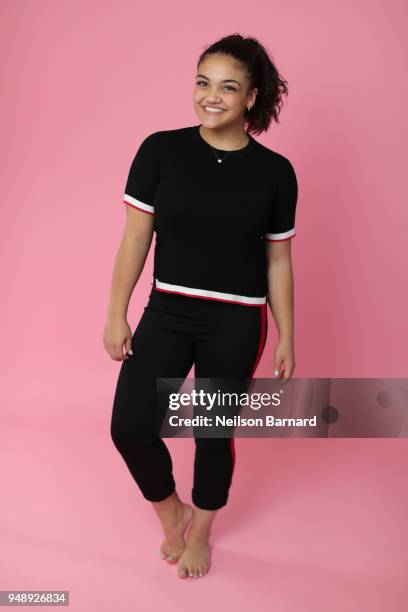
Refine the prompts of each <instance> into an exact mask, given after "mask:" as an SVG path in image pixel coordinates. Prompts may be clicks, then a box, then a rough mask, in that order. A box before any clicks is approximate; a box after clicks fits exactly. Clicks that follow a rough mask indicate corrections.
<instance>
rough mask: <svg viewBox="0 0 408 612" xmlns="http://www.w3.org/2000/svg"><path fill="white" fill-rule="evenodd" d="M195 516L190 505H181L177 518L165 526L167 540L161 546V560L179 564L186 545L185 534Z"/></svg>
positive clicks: (182, 503)
mask: <svg viewBox="0 0 408 612" xmlns="http://www.w3.org/2000/svg"><path fill="white" fill-rule="evenodd" d="M193 516H194V509H193V508H192V506H190V505H189V504H185V503H184V502H181V503H180V506H179V508H178V509H177V512H176V514H175V516H174V517H173V518H171V519H169V521H168V523H166V525H165V526H164V525H163V529H164V534H165V536H166V539H165V540H164V541H163V543H162V545H161V546H160V558H161V559H164V560H165V561H167V563H177V561H178V560H179V559H180V557H181V555H182V553H183V551H184V549H185V546H186V543H185V541H184V532H185V530H186V529H187V527H188V525H189V524H190V522H191V520H192V518H193Z"/></svg>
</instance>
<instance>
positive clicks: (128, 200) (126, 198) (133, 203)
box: [123, 193, 154, 215]
mask: <svg viewBox="0 0 408 612" xmlns="http://www.w3.org/2000/svg"><path fill="white" fill-rule="evenodd" d="M123 201H124V202H125V204H130V205H131V206H134V207H135V208H138V209H139V210H143V211H144V212H147V213H150V214H151V215H153V214H154V207H153V206H150V204H145V203H144V202H141V201H140V200H136V198H133V197H132V196H130V195H129V194H127V193H125V195H124V196H123Z"/></svg>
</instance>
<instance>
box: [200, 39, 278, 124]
mask: <svg viewBox="0 0 408 612" xmlns="http://www.w3.org/2000/svg"><path fill="white" fill-rule="evenodd" d="M214 53H220V54H223V55H229V56H231V57H233V58H234V59H236V60H237V61H239V62H240V63H241V64H242V65H243V66H244V67H245V68H246V71H247V73H248V77H249V80H250V88H253V87H256V88H257V89H258V93H257V94H256V100H255V104H254V105H253V107H252V108H251V110H250V111H248V109H246V110H245V115H244V123H245V124H246V132H247V133H248V132H252V133H253V134H261V132H264V131H267V130H268V128H269V126H270V123H271V121H272V119H273V120H274V121H276V122H277V123H279V113H280V111H281V107H282V96H283V94H284V95H285V96H287V95H288V86H287V85H288V84H287V81H285V80H284V79H283V78H282V76H281V75H280V74H279V72H278V70H277V68H276V66H275V65H274V63H273V62H272V60H271V58H270V55H269V54H268V53H267V51H266V50H265V47H264V46H263V45H261V43H260V42H259V41H258V40H256V38H252V37H248V38H244V37H243V36H241V35H240V34H237V33H235V34H231V35H230V36H224V37H223V38H220V39H219V40H217V41H216V42H215V43H213V44H212V45H210V46H209V47H207V48H206V49H205V50H204V51H203V52H202V53H201V55H200V57H199V59H198V62H197V68H198V66H199V65H200V63H201V62H202V60H204V59H205V58H206V57H207V56H208V55H211V54H214Z"/></svg>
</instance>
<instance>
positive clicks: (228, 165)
mask: <svg viewBox="0 0 408 612" xmlns="http://www.w3.org/2000/svg"><path fill="white" fill-rule="evenodd" d="M200 125H201V124H200ZM200 125H195V126H189V127H184V128H180V129H174V130H163V131H158V132H154V133H152V134H150V135H149V136H147V137H146V138H145V139H144V140H143V142H142V143H141V145H140V147H139V149H138V151H137V153H136V155H135V157H134V159H133V161H132V164H131V167H130V170H129V175H128V179H127V183H126V187H125V194H124V196H123V201H124V202H125V203H126V204H128V205H130V206H133V207H135V208H137V209H139V210H140V211H143V212H144V213H147V214H151V215H153V216H154V230H155V232H156V245H155V253H154V269H153V283H155V287H156V289H158V290H161V291H169V292H171V293H180V294H183V295H187V296H191V297H200V298H206V299H216V300H222V301H226V302H232V303H238V304H244V305H246V306H261V305H262V304H265V303H266V296H267V293H268V284H267V267H266V256H265V240H272V241H275V240H276V241H277V240H287V239H290V238H292V237H293V236H294V235H295V210H296V203H297V195H298V186H297V180H296V175H295V171H294V169H293V166H292V164H291V163H290V161H289V160H288V159H287V158H286V157H284V156H283V155H281V154H280V153H277V152H275V151H273V150H272V149H269V148H268V147H266V146H264V145H262V144H261V143H259V142H258V141H257V140H255V139H254V138H253V137H252V136H251V135H250V134H248V136H249V142H248V144H247V145H246V146H245V147H243V148H241V149H238V150H237V151H223V150H219V149H214V150H213V147H211V146H210V145H209V144H208V143H207V142H206V141H205V140H204V139H203V137H202V136H201V134H200V132H199V127H200ZM217 154H218V157H219V158H221V159H223V161H222V162H221V163H219V162H218V159H217Z"/></svg>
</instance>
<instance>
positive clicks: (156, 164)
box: [123, 132, 160, 215]
mask: <svg viewBox="0 0 408 612" xmlns="http://www.w3.org/2000/svg"><path fill="white" fill-rule="evenodd" d="M159 134H160V132H154V133H153V134H150V135H149V136H147V137H146V138H145V139H144V140H143V142H142V144H141V145H140V147H139V149H138V151H137V153H136V155H135V157H134V158H133V161H132V164H131V166H130V170H129V174H128V178H127V182H126V187H125V193H124V196H123V202H124V203H125V204H128V205H130V206H133V207H134V208H138V209H139V210H142V211H143V212H145V213H148V214H150V215H153V214H154V205H153V202H154V194H155V191H156V187H157V184H158V181H159V176H160V161H159V155H158V144H159V142H158V141H159Z"/></svg>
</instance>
